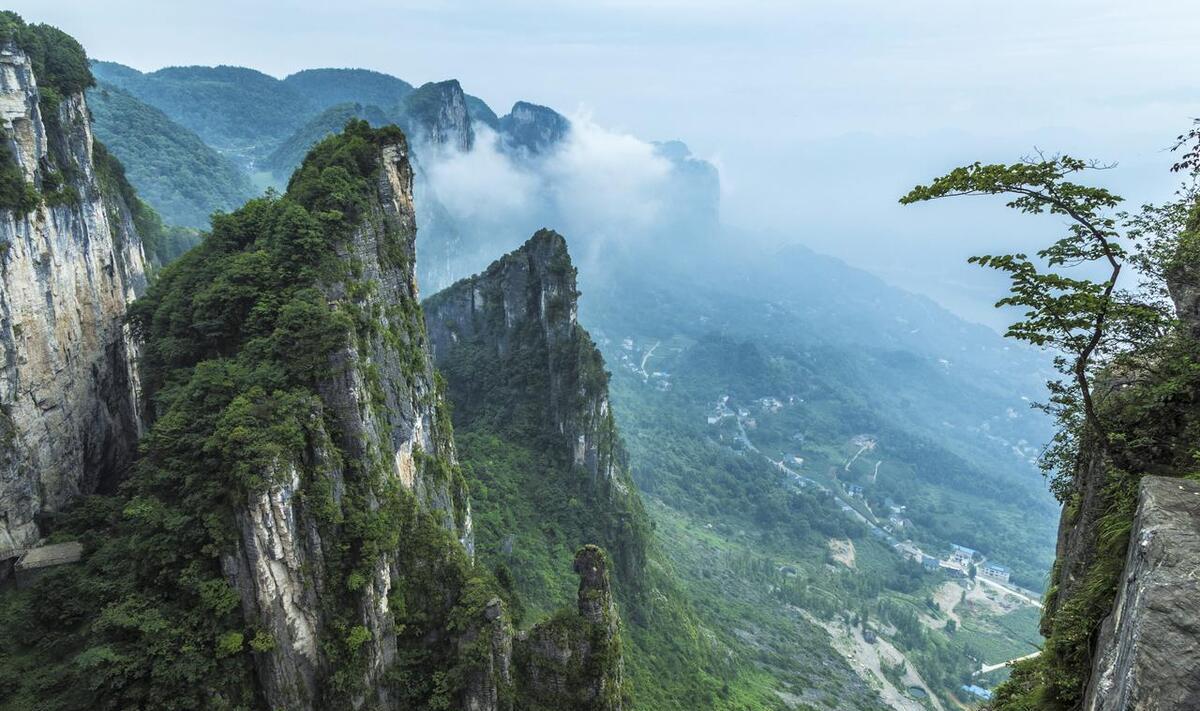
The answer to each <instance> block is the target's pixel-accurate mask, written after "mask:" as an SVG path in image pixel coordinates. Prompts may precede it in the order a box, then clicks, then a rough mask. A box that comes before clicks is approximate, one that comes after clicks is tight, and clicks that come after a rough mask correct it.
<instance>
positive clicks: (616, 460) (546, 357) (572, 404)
mask: <svg viewBox="0 0 1200 711" xmlns="http://www.w3.org/2000/svg"><path fill="white" fill-rule="evenodd" d="M576 298H577V292H576V289H575V268H574V267H573V266H572V265H571V260H570V256H569V255H568V254H567V250H566V242H565V240H564V239H563V238H562V237H561V236H560V235H558V234H556V233H554V232H550V231H541V232H538V233H537V234H535V235H534V236H533V237H532V238H531V239H530V240H529V241H528V242H526V243H525V244H524V245H523V246H521V247H520V248H519V249H517V250H516V251H514V252H512V253H510V254H508V255H505V256H504V257H503V258H501V259H500V260H497V261H496V262H494V263H493V264H492V266H491V267H489V268H488V270H487V271H485V272H484V273H482V274H479V275H476V276H474V277H471V278H468V279H465V280H463V281H460V282H459V283H457V284H455V285H454V286H452V287H450V288H448V289H446V290H444V291H442V292H439V293H438V294H436V295H434V296H432V297H430V298H429V299H428V300H427V301H426V302H425V304H424V309H425V322H426V329H427V331H428V333H429V341H430V345H431V347H432V349H433V353H434V357H435V360H436V363H437V366H438V369H439V370H440V371H441V372H442V373H443V374H444V375H445V377H446V382H447V384H448V389H447V393H448V395H449V398H450V401H451V403H452V404H453V406H454V407H453V412H454V413H455V415H454V420H455V423H454V424H455V429H456V432H458V433H459V436H460V439H463V440H465V441H468V440H469V441H473V440H474V439H475V438H480V439H481V440H486V439H489V438H495V439H497V440H499V441H502V442H504V443H506V444H508V445H510V447H512V448H513V449H514V450H515V451H509V452H507V453H506V456H507V457H508V458H509V459H510V466H512V469H511V470H508V471H505V474H507V475H508V477H509V479H508V480H505V481H501V480H500V479H501V478H502V477H501V474H500V470H494V471H488V470H489V469H491V467H488V466H486V465H484V464H483V462H482V461H480V462H479V464H480V471H478V472H477V476H479V477H480V478H481V480H482V481H483V483H484V484H485V488H484V489H483V490H484V491H487V492H492V491H494V492H495V498H486V497H485V500H486V501H487V505H486V510H487V521H488V523H487V524H486V525H484V526H482V527H481V528H480V532H479V536H480V541H481V545H485V548H486V550H487V554H486V555H487V557H495V559H496V560H497V562H500V561H501V560H502V559H503V557H502V556H500V551H501V549H506V550H508V551H509V555H510V556H511V555H513V551H515V557H508V559H507V560H505V561H504V562H507V563H508V564H509V565H510V566H511V567H512V569H513V570H514V571H516V572H515V578H516V581H517V589H518V590H519V591H520V592H521V596H522V598H523V599H525V600H527V601H529V602H533V603H535V604H537V607H538V608H539V610H540V611H548V610H545V609H544V607H543V605H544V604H546V603H548V602H549V603H553V602H554V601H555V600H556V599H557V598H558V597H559V596H557V595H553V594H552V592H551V591H552V590H553V589H554V588H553V587H552V586H549V585H547V578H551V579H552V578H554V577H557V575H558V573H559V571H561V570H563V568H564V566H563V565H562V563H563V562H565V561H567V560H569V559H570V556H571V555H572V554H573V552H574V551H575V550H576V549H577V548H578V547H579V546H580V545H582V544H584V543H587V542H598V543H601V544H603V545H604V547H605V548H606V549H608V551H609V553H610V554H611V555H612V556H613V560H614V562H615V563H616V569H615V572H616V573H617V579H618V581H619V582H620V586H621V589H622V590H623V592H624V593H626V594H629V595H633V594H634V592H635V591H636V590H637V589H638V588H639V587H640V586H641V584H642V580H641V578H640V575H641V571H642V568H643V567H644V565H645V555H646V546H647V541H648V535H649V534H648V531H649V523H648V521H647V519H646V513H645V511H644V510H643V509H642V505H641V501H640V500H639V498H638V495H637V491H636V489H635V488H634V486H633V483H632V481H631V480H630V478H629V470H628V463H627V460H626V456H625V453H624V448H623V445H622V444H621V441H620V437H619V435H618V433H617V431H616V425H615V424H614V422H613V417H612V412H611V409H610V407H609V402H608V382H607V380H608V378H607V375H606V373H605V370H604V361H603V359H602V358H601V357H600V353H599V351H597V350H596V348H595V346H594V345H592V342H591V339H590V337H589V336H588V334H587V332H586V331H584V330H583V329H582V328H581V327H580V326H579V325H578V323H577V321H576V320H575V312H576V309H577V306H576ZM480 446H481V447H486V446H487V443H486V442H485V441H480ZM518 452H519V453H518ZM518 460H520V461H525V462H529V463H527V464H525V465H517V464H516V462H517V461H518ZM531 464H532V466H531ZM489 484H490V485H489ZM550 502H556V503H558V504H559V505H562V506H566V507H567V508H564V509H562V510H560V511H557V512H553V513H552V512H551V511H548V510H547V509H546V508H545V506H546V505H547V504H549V503H550ZM569 502H577V503H575V504H570V505H568V503H569ZM480 505H483V504H480ZM572 506H579V507H582V508H584V509H585V510H587V511H588V514H589V515H588V516H586V517H580V516H578V514H577V512H575V511H573V510H572V508H571V507H572ZM532 519H538V520H540V522H541V523H540V525H543V526H544V525H546V523H547V522H548V520H550V519H553V520H554V521H555V525H556V526H557V527H558V528H560V529H561V530H562V532H563V534H562V536H561V537H559V536H556V537H555V539H554V540H538V539H539V537H538V536H536V535H530V534H532V533H533V529H534V528H535V527H534V526H533V525H531V524H530V521H531V520H532ZM505 520H507V521H515V523H513V524H512V527H511V528H509V527H506V526H505V525H504V524H503V523H502V521H505ZM517 532H521V533H523V534H525V535H522V536H521V538H522V539H523V540H520V541H519V542H517V543H514V541H513V540H511V539H510V537H511V536H513V535H514V534H516V533H517ZM484 542H486V544H485V543H484ZM546 546H552V547H549V548H547V547H546Z"/></svg>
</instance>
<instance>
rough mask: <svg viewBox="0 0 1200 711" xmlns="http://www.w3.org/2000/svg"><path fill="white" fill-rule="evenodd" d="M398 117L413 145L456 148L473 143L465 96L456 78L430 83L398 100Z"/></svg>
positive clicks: (460, 148)
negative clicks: (399, 116)
mask: <svg viewBox="0 0 1200 711" xmlns="http://www.w3.org/2000/svg"><path fill="white" fill-rule="evenodd" d="M401 117H402V118H403V120H404V129H405V131H406V132H407V133H408V135H409V136H410V137H411V139H412V141H413V142H414V144H418V145H420V144H426V143H427V144H430V145H432V146H437V147H445V148H452V149H455V150H459V151H469V150H471V147H472V146H474V145H475V131H474V129H473V128H472V127H471V116H470V112H469V111H468V110H467V97H466V95H465V94H463V90H462V86H460V85H459V83H458V80H457V79H450V80H448V81H441V82H436V83H435V82H430V83H428V84H423V85H422V86H420V87H418V88H417V89H415V90H413V92H412V93H411V94H409V95H408V96H406V97H404V101H403V102H402V103H401Z"/></svg>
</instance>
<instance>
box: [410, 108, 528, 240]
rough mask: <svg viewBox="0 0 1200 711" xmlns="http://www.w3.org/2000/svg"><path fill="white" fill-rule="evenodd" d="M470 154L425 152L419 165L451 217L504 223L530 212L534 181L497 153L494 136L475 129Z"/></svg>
mask: <svg viewBox="0 0 1200 711" xmlns="http://www.w3.org/2000/svg"><path fill="white" fill-rule="evenodd" d="M474 128H475V148H474V150H471V151H467V152H461V151H456V150H449V151H429V150H426V151H424V152H423V155H427V156H431V157H430V159H428V160H425V161H423V165H424V167H425V170H426V175H427V177H428V179H429V184H430V187H431V188H432V189H433V191H434V194H436V195H437V196H438V199H439V200H440V201H441V203H442V204H443V205H445V207H446V208H447V209H448V210H450V212H451V214H453V215H455V216H457V217H459V218H461V219H464V220H471V221H477V220H486V221H488V222H493V223H494V222H506V221H510V220H514V219H518V218H520V217H522V216H524V215H526V214H528V213H529V212H530V211H531V210H532V209H534V205H533V195H534V191H535V190H536V187H537V178H536V177H535V176H533V175H531V174H529V173H527V172H525V171H524V170H522V169H521V168H519V167H518V166H516V165H514V164H513V162H512V161H511V160H509V158H508V156H506V155H505V154H503V153H501V152H500V150H499V145H498V136H497V135H496V133H495V131H492V130H491V129H490V128H488V127H487V126H484V125H482V124H476V125H475V127H474Z"/></svg>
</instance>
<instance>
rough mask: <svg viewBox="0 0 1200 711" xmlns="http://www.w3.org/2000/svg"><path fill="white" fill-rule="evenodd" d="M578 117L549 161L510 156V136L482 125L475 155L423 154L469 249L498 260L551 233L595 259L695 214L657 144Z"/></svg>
mask: <svg viewBox="0 0 1200 711" xmlns="http://www.w3.org/2000/svg"><path fill="white" fill-rule="evenodd" d="M570 120H571V130H570V131H569V132H568V133H567V135H566V137H565V138H564V139H563V141H562V142H561V143H559V144H558V145H557V146H556V147H555V148H554V149H553V150H551V151H549V152H547V153H546V154H543V155H533V156H531V155H529V154H527V153H524V152H517V153H514V152H512V151H507V150H505V149H504V146H503V140H504V139H503V137H502V136H499V135H498V134H497V133H496V132H495V131H493V130H492V129H490V128H489V127H487V126H484V125H479V124H477V125H475V127H474V129H475V137H476V139H475V145H474V148H473V149H472V150H470V151H465V152H463V151H457V150H452V149H450V150H448V149H445V148H434V147H427V148H425V149H424V150H419V151H418V155H420V156H421V165H422V167H423V169H424V176H425V178H424V179H425V181H426V189H427V190H428V191H429V196H430V197H432V198H434V199H436V200H437V202H438V203H440V205H441V207H443V208H445V210H446V212H447V213H448V214H449V216H450V218H451V219H452V220H453V221H454V224H455V227H456V228H457V231H458V232H459V233H460V234H462V235H463V236H465V237H466V241H465V243H466V244H473V245H477V246H478V247H479V248H480V250H482V251H486V252H488V253H489V254H490V257H492V258H494V257H497V256H499V255H500V254H502V253H503V252H505V251H507V250H509V249H512V248H513V247H515V246H516V245H517V244H520V242H521V241H523V240H524V239H526V238H527V237H528V236H529V235H530V234H531V233H532V232H533V230H535V229H537V228H539V227H549V228H552V229H555V230H557V231H559V232H561V233H562V234H563V235H565V236H566V237H567V239H568V240H569V241H570V242H571V244H572V248H573V249H574V250H575V251H576V252H577V253H580V254H582V253H583V252H584V251H585V250H586V251H588V252H593V253H594V252H596V251H597V250H602V249H604V248H605V247H611V246H615V245H617V244H629V243H632V242H635V241H637V240H639V239H644V238H647V237H648V236H649V235H651V234H652V233H653V232H654V230H655V229H656V228H657V227H660V226H661V225H663V224H664V223H665V221H666V220H668V219H669V218H670V217H671V215H672V211H675V210H685V209H688V208H687V206H684V205H680V204H677V203H678V201H677V200H675V201H673V200H672V199H671V196H672V195H673V194H677V193H673V192H672V188H673V182H672V181H673V180H675V179H676V177H677V176H675V175H674V174H673V167H672V163H671V162H670V161H669V160H667V159H666V158H664V157H663V156H661V155H659V153H658V152H657V149H656V148H655V146H654V144H652V143H648V142H646V141H643V140H641V139H639V138H636V137H634V136H632V135H630V134H627V133H623V132H620V131H613V130H610V129H607V128H604V127H602V126H600V125H598V124H597V123H596V122H595V121H593V120H592V119H591V117H590V116H589V115H588V114H586V113H583V112H580V113H578V114H576V115H575V116H573V117H571V119H570ZM421 192H422V191H420V190H419V191H418V199H420V198H421ZM418 210H419V211H423V210H422V208H421V207H420V206H418ZM475 256H476V257H478V256H480V255H475ZM477 262H478V259H476V260H475V261H474V262H473V263H477ZM457 276H465V273H462V274H458V275H457Z"/></svg>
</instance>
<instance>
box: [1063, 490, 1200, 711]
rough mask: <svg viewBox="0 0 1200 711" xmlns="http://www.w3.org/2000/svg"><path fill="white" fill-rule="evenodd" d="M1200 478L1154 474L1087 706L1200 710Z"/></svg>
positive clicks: (1113, 710)
mask: <svg viewBox="0 0 1200 711" xmlns="http://www.w3.org/2000/svg"><path fill="white" fill-rule="evenodd" d="M1198 571H1200V482H1196V481H1188V480H1182V479H1171V478H1166V477H1157V476H1148V477H1146V478H1144V479H1142V481H1141V491H1140V496H1139V503H1138V509H1137V515H1136V517H1135V518H1134V522H1133V528H1132V530H1131V532H1130V544H1129V552H1128V554H1127V556H1126V559H1125V568H1124V572H1123V574H1122V576H1121V582H1120V584H1119V588H1118V593H1117V602H1116V605H1115V607H1114V608H1113V611H1112V613H1111V614H1110V615H1109V616H1108V618H1107V619H1106V620H1105V621H1104V625H1103V626H1102V627H1101V629H1100V635H1099V639H1098V640H1097V642H1096V652H1097V656H1096V662H1095V665H1094V667H1093V669H1092V675H1091V681H1090V683H1089V685H1088V691H1087V697H1086V699H1085V702H1084V708H1086V709H1094V710H1096V711H1123V710H1124V709H1138V710H1139V711H1157V710H1159V709H1161V710H1162V711H1166V709H1179V710H1183V709H1200V674H1198V673H1197V672H1198V671H1200V645H1197V635H1200V574H1198Z"/></svg>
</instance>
